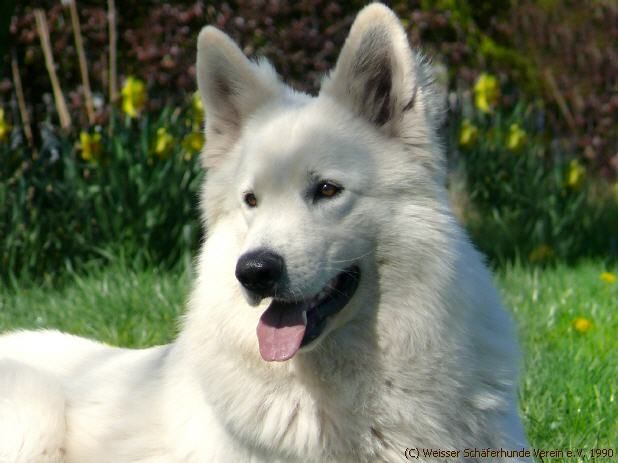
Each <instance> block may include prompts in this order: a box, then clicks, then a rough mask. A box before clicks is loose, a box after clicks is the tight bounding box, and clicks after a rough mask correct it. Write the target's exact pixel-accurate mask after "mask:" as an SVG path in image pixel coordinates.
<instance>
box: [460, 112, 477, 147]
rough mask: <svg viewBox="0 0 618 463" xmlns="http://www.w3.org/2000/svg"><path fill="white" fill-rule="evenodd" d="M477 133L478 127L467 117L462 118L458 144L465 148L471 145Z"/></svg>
mask: <svg viewBox="0 0 618 463" xmlns="http://www.w3.org/2000/svg"><path fill="white" fill-rule="evenodd" d="M478 135H479V129H478V128H477V127H476V126H475V125H474V124H472V122H470V121H469V120H468V119H464V120H463V122H462V123H461V129H460V130H459V145H460V146H462V147H464V148H467V147H469V146H472V145H473V144H474V143H475V142H476V139H477V138H478Z"/></svg>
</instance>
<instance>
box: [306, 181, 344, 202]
mask: <svg viewBox="0 0 618 463" xmlns="http://www.w3.org/2000/svg"><path fill="white" fill-rule="evenodd" d="M341 190H343V188H342V187H340V186H339V185H337V184H335V183H333V182H330V181H322V182H319V183H318V184H317V188H316V190H315V194H314V196H313V198H314V200H318V199H323V198H324V199H328V198H332V197H334V196H337V194H339V193H340V192H341Z"/></svg>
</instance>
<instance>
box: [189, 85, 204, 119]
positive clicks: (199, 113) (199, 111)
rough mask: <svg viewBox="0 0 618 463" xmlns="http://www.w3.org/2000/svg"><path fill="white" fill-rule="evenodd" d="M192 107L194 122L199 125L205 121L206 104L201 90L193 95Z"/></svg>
mask: <svg viewBox="0 0 618 463" xmlns="http://www.w3.org/2000/svg"><path fill="white" fill-rule="evenodd" d="M191 109H192V110H193V122H194V125H197V126H198V127H201V126H202V123H203V122H204V105H203V104H202V97H201V96H200V93H199V92H195V93H194V94H193V96H192V97H191Z"/></svg>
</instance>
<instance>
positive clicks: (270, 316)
mask: <svg viewBox="0 0 618 463" xmlns="http://www.w3.org/2000/svg"><path fill="white" fill-rule="evenodd" d="M305 328H306V322H305V320H304V319H303V311H302V309H301V308H300V307H298V306H296V305H292V304H284V303H282V302H277V301H274V302H273V303H271V304H270V306H269V307H268V309H266V311H265V312H264V313H263V314H262V317H261V318H260V321H259V322H258V325H257V330H256V331H257V338H258V343H259V344H260V355H261V356H262V358H263V359H264V360H266V361H267V362H272V361H277V362H281V361H284V360H288V359H290V358H292V357H293V356H294V354H296V352H298V349H300V343H301V342H302V341H303V336H304V335H305Z"/></svg>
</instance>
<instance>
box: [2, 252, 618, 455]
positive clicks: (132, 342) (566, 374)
mask: <svg viewBox="0 0 618 463" xmlns="http://www.w3.org/2000/svg"><path fill="white" fill-rule="evenodd" d="M603 270H605V269H604V268H603V265H602V264H600V263H594V262H589V263H585V264H581V265H579V266H577V267H575V268H570V267H566V266H557V267H555V268H549V269H540V268H532V269H530V268H522V267H509V268H505V269H503V270H501V271H500V272H499V273H498V275H497V281H498V285H499V286H500V288H501V289H502V292H503V295H504V300H505V303H506V306H507V307H508V308H509V309H510V310H511V311H512V313H513V315H514V317H515V319H516V321H517V325H518V329H519V333H520V339H521V344H522V350H523V352H524V358H523V362H522V363H523V375H522V378H521V392H520V394H521V409H522V415H523V417H524V422H525V425H526V429H527V432H528V436H529V439H530V443H531V446H532V447H534V448H540V449H547V450H549V449H561V448H562V449H566V448H569V449H577V448H586V449H591V448H608V447H613V448H614V451H615V452H618V448H617V443H618V383H617V378H618V336H617V333H618V313H617V311H618V283H617V282H606V281H603V280H602V279H601V278H600V275H601V273H602V272H603ZM614 273H615V272H614ZM190 280H191V276H190V274H189V272H180V271H177V272H163V271H157V270H146V271H130V270H126V268H123V267H122V266H116V268H114V267H112V268H108V269H106V270H102V271H100V272H97V274H94V275H92V276H91V277H88V278H81V277H77V276H75V277H72V278H71V279H70V282H69V283H67V284H66V285H65V286H64V287H63V288H61V289H40V288H34V287H32V288H28V287H18V288H15V287H13V288H7V287H0V331H4V330H7V329H14V328H42V327H55V328H60V329H63V330H66V331H69V332H72V333H76V334H80V335H84V336H89V337H93V338H97V339H100V340H103V341H106V342H108V343H112V344H117V345H124V346H133V347H143V346H148V345H153V344H157V343H163V342H167V341H169V340H171V339H172V338H173V336H174V334H175V332H176V331H177V327H178V323H177V321H178V317H179V315H180V314H181V313H182V311H183V305H184V300H185V299H186V297H187V294H188V290H189V286H190ZM578 318H585V319H586V320H587V321H588V322H590V323H586V322H580V331H578V330H577V329H575V326H574V322H575V320H577V319H578ZM544 461H559V460H547V459H545V460H544ZM561 461H563V460H561Z"/></svg>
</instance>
